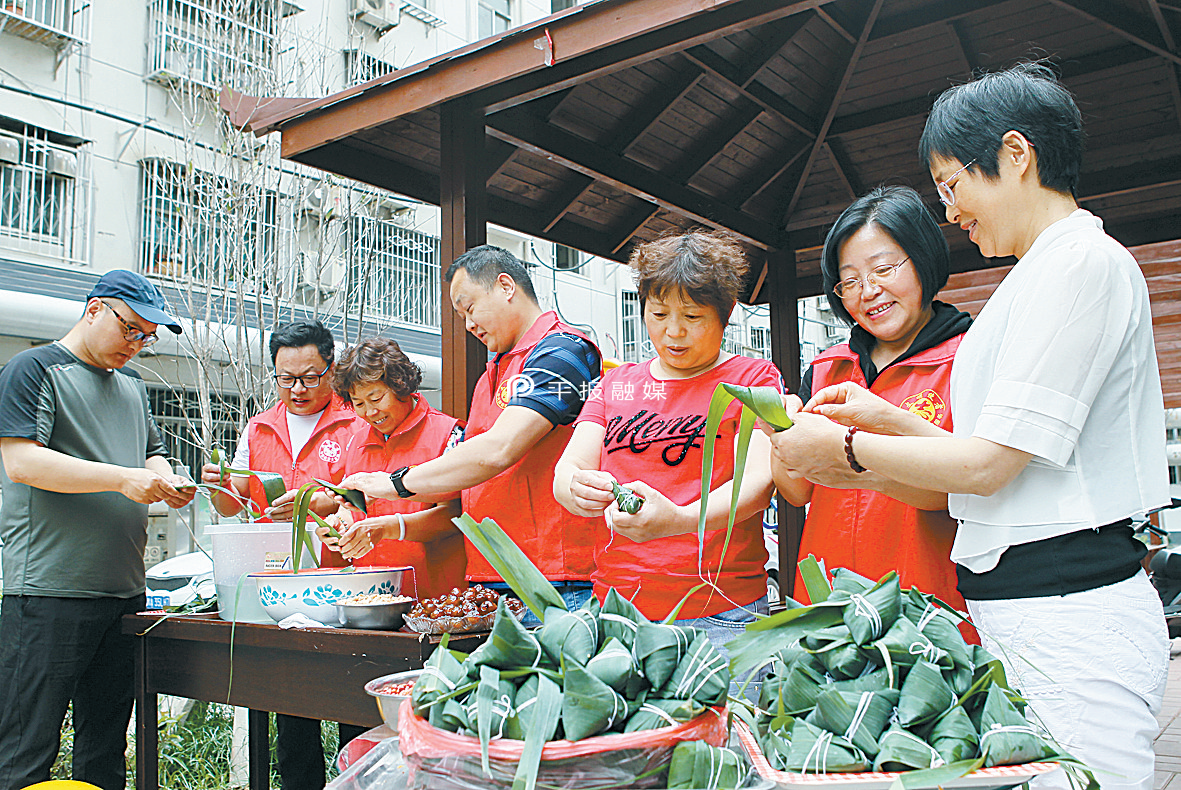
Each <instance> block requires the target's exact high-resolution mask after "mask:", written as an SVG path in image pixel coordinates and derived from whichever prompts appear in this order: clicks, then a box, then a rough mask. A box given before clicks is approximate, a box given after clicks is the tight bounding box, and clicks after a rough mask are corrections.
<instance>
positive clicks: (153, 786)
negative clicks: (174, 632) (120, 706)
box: [135, 639, 160, 790]
mask: <svg viewBox="0 0 1181 790" xmlns="http://www.w3.org/2000/svg"><path fill="white" fill-rule="evenodd" d="M147 651H148V640H147V639H139V640H136V646H135V787H136V790H159V788H160V774H159V770H160V766H159V753H158V748H159V744H158V738H159V731H158V730H157V727H158V722H159V719H158V713H157V711H156V694H155V693H149V692H148V654H147Z"/></svg>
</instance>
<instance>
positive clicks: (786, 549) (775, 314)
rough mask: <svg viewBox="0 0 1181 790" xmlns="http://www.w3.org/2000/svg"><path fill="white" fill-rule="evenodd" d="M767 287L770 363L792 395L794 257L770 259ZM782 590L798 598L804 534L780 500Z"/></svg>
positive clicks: (796, 371) (783, 254) (796, 375)
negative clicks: (801, 541)
mask: <svg viewBox="0 0 1181 790" xmlns="http://www.w3.org/2000/svg"><path fill="white" fill-rule="evenodd" d="M764 287H765V288H768V289H769V300H768V301H769V303H770V313H771V361H772V362H774V363H775V366H776V367H777V368H779V371H780V373H782V374H783V378H784V383H785V384H786V385H787V389H788V391H789V392H799V390H800V328H799V313H798V301H797V297H798V294H797V293H796V267H795V255H794V253H793V252H792V251H791V250H776V251H774V252H772V253H770V254H768V256H767V277H766V285H764ZM777 512H778V515H779V591H780V593H781V594H782V595H785V596H790V597H795V589H794V587H795V578H796V563H797V562H799V556H800V538H801V537H802V536H803V534H804V509H803V508H802V507H791V506H790V505H788V503H787V501H786V500H784V499H783V497H780V498H779V502H778V507H777Z"/></svg>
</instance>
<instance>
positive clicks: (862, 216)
mask: <svg viewBox="0 0 1181 790" xmlns="http://www.w3.org/2000/svg"><path fill="white" fill-rule="evenodd" d="M866 225H876V226H878V227H879V228H881V229H882V230H883V231H885V233H886V234H887V235H888V236H889V237H890V238H891V239H893V240H894V241H895V243H897V244H898V246H899V247H901V248H902V250H903V252H905V253H906V254H907V255H908V256H909V257H910V262H911V263H912V264H914V268H915V271H916V272H918V275H919V282H920V283H922V286H923V306H924V307H925V306H927V305H928V304H930V303H931V300H932V299H934V298H935V294H937V293H939V289H941V288H942V287H943V286H944V285H947V276H948V274H949V273H950V271H951V250H949V249H948V246H947V239H946V238H944V236H943V231H941V230H940V229H939V223H937V222H936V221H935V216H934V215H933V214H932V213H931V210H930V209H928V208H927V205H926V204H925V203H924V202H923V199H922V197H920V196H919V193H918V192H915V191H914V190H913V189H911V188H910V187H901V186H880V187H877V188H875V189H873V190H871V191H869V192H867V193H866V194H864V195H862V196H861V197H859V198H857V199H856V200H855V201H853V203H852V205H850V206H849V207H848V208H847V209H845V210H844V211H843V212H841V216H840V217H838V218H837V221H836V224H834V225H833V226H832V229H831V230H829V232H828V237H827V238H825V240H824V251H823V252H822V253H821V255H820V273H821V276H822V277H823V278H824V294H825V296H827V297H828V304H829V307H830V308H831V309H832V311H833V312H834V313H835V314H836V315H837V317H839V318H840V319H841V320H842V321H844V322H846V323H848V324H852V323H853V316H851V315H849V311H848V310H846V309H845V305H844V303H843V302H842V301H841V299H840V297H838V296H837V295H836V294H835V293H833V290H832V289H833V288H834V287H835V286H836V284H837V282H839V281H840V279H841V275H840V270H841V261H840V253H841V247H842V246H843V245H844V243H845V242H846V241H848V240H849V238H850V237H851V236H852V235H853V234H854V233H856V232H857V231H859V230H861V229H862V228H864V227H865V226H866Z"/></svg>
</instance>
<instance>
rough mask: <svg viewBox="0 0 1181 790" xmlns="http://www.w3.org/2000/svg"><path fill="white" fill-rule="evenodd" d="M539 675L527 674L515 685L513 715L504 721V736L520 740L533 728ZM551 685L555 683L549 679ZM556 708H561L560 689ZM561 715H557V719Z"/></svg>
mask: <svg viewBox="0 0 1181 790" xmlns="http://www.w3.org/2000/svg"><path fill="white" fill-rule="evenodd" d="M540 680H541V675H529V676H527V677H526V678H525V679H524V680H523V681H522V682H521V685H520V686H518V687H517V692H516V696H515V697H514V699H513V715H512V716H511V717H510V718H509V720H508V721H507V722H506V723H505V728H504V737H506V738H512V739H513V740H517V741H522V740H524V739H525V734H526V733H528V732H530V731H531V730H532V729H533V717H534V712H535V711H536V710H537V690H538V685H539V681H540ZM550 683H551V685H556V684H554V683H553V681H550ZM557 696H558V708H559V709H560V708H561V698H562V692H561V689H560V688H559V690H558V691H557ZM560 718H561V717H560V716H559V719H560Z"/></svg>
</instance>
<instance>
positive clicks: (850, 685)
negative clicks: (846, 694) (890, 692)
mask: <svg viewBox="0 0 1181 790" xmlns="http://www.w3.org/2000/svg"><path fill="white" fill-rule="evenodd" d="M866 669H867V670H869V671H864V672H862V673H861V674H860V675H858V676H857V677H855V678H850V679H849V680H837V681H833V682H832V683H830V684H829V688H832V689H836V690H837V691H856V692H862V691H882V690H883V689H888V688H890V673H889V672H887V671H886V668H885V667H881V668H879V669H872V670H871V669H869V667H866Z"/></svg>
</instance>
